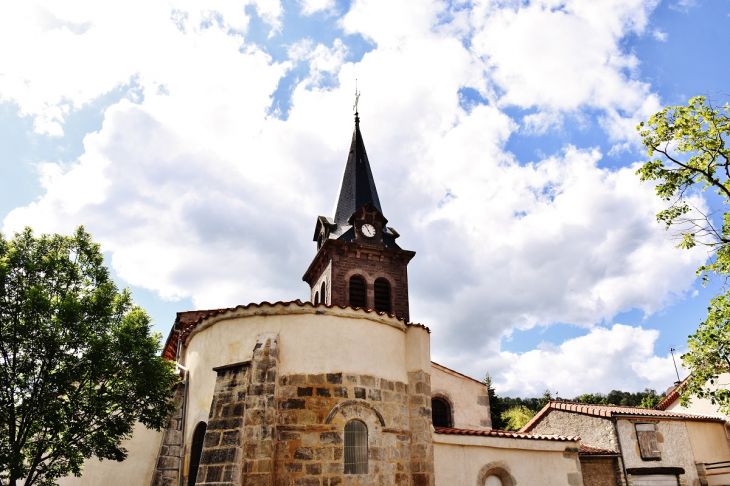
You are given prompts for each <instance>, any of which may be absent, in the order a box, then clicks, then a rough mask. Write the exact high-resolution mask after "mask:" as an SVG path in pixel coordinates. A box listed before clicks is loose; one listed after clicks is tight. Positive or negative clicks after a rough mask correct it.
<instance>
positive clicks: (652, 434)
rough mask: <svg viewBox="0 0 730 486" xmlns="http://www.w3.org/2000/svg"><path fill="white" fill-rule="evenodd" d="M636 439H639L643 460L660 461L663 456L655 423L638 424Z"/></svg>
mask: <svg viewBox="0 0 730 486" xmlns="http://www.w3.org/2000/svg"><path fill="white" fill-rule="evenodd" d="M636 439H637V440H638V441H639V451H640V452H641V458H642V459H643V460H645V461H658V460H660V459H661V458H662V453H661V451H660V450H659V441H657V437H656V425H655V424H636Z"/></svg>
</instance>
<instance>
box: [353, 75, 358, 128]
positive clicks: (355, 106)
mask: <svg viewBox="0 0 730 486" xmlns="http://www.w3.org/2000/svg"><path fill="white" fill-rule="evenodd" d="M359 102H360V92H359V91H358V90H357V79H355V104H354V105H353V106H352V109H353V110H354V111H355V123H359V122H360V117H359V116H358V115H359V113H358V112H357V104H358V103H359Z"/></svg>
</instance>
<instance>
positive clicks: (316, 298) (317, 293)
mask: <svg viewBox="0 0 730 486" xmlns="http://www.w3.org/2000/svg"><path fill="white" fill-rule="evenodd" d="M317 304H319V292H315V293H314V305H317Z"/></svg>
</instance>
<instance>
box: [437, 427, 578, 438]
mask: <svg viewBox="0 0 730 486" xmlns="http://www.w3.org/2000/svg"><path fill="white" fill-rule="evenodd" d="M434 430H435V432H436V433H437V434H447V435H478V436H481V437H504V438H507V439H531V440H557V441H576V440H580V437H574V436H564V435H537V434H526V433H523V432H512V431H509V430H494V429H492V430H472V429H454V428H450V427H434Z"/></svg>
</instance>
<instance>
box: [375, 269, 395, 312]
mask: <svg viewBox="0 0 730 486" xmlns="http://www.w3.org/2000/svg"><path fill="white" fill-rule="evenodd" d="M374 291H375V310H376V311H380V312H385V313H387V314H390V313H391V312H392V308H391V305H390V282H388V280H386V279H384V278H382V277H381V278H379V279H377V280H375V286H374Z"/></svg>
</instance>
